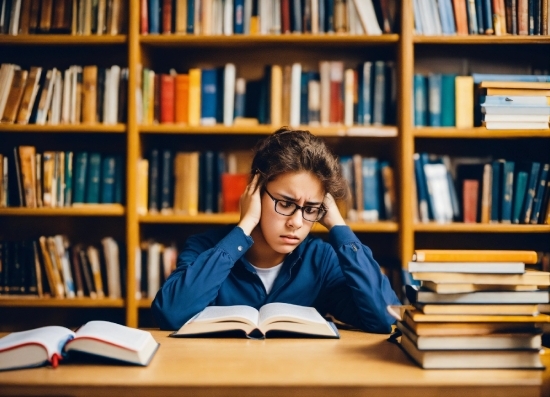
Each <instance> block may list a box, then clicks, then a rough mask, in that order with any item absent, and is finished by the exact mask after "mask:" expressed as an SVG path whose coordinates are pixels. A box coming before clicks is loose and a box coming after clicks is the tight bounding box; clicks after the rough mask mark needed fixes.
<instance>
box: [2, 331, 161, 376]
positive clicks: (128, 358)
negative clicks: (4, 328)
mask: <svg viewBox="0 0 550 397" xmlns="http://www.w3.org/2000/svg"><path fill="white" fill-rule="evenodd" d="M158 347H159V344H158V343H157V341H155V339H154V338H153V336H152V335H151V333H150V332H147V331H143V330H139V329H135V328H130V327H126V326H124V325H120V324H116V323H112V322H109V321H90V322H88V323H86V324H84V325H83V326H82V327H80V328H79V329H78V330H77V331H75V332H73V331H71V330H70V329H69V328H65V327H60V326H56V325H53V326H47V327H41V328H35V329H31V330H28V331H21V332H12V333H11V334H8V335H6V336H4V337H3V338H1V339H0V370H8V369H17V368H30V367H39V366H42V365H47V364H48V363H49V364H51V365H52V366H53V367H54V368H55V367H57V364H58V362H59V360H62V359H63V360H64V359H67V361H68V362H70V361H71V357H73V356H76V353H85V354H86V355H94V356H98V357H101V358H108V359H113V360H117V361H120V362H125V363H129V364H135V365H142V366H146V365H147V364H149V362H150V361H151V358H152V357H153V356H154V354H155V352H156V351H157V349H158ZM79 355H80V354H79Z"/></svg>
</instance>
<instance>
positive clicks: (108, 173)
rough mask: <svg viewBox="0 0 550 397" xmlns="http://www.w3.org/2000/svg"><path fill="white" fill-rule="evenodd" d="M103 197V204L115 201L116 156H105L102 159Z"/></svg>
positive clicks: (101, 200)
mask: <svg viewBox="0 0 550 397" xmlns="http://www.w3.org/2000/svg"><path fill="white" fill-rule="evenodd" d="M101 162H102V166H101V199H100V202H101V203H102V204H112V203H114V202H115V168H116V160H115V157H114V156H105V157H103V159H102V160H101Z"/></svg>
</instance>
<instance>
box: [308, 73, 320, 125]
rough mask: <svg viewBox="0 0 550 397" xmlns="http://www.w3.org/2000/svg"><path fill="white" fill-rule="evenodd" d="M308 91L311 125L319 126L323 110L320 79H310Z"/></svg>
mask: <svg viewBox="0 0 550 397" xmlns="http://www.w3.org/2000/svg"><path fill="white" fill-rule="evenodd" d="M307 91H308V92H307V93H308V96H307V106H308V114H309V118H308V121H309V125H312V126H318V125H319V114H320V111H321V83H320V82H319V81H318V80H309V82H308V85H307Z"/></svg>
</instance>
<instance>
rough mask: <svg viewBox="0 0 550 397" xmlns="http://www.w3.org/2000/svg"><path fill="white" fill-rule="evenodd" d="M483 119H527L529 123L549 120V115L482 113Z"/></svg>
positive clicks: (517, 120) (515, 120) (511, 120)
mask: <svg viewBox="0 0 550 397" xmlns="http://www.w3.org/2000/svg"><path fill="white" fill-rule="evenodd" d="M483 121H510V122H513V123H518V122H521V121H527V122H530V123H540V122H546V123H548V122H550V115H546V114H484V115H483Z"/></svg>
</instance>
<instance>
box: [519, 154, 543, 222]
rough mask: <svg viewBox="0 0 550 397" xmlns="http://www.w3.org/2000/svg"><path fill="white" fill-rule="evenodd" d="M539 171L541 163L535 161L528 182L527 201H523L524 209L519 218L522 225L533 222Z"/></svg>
mask: <svg viewBox="0 0 550 397" xmlns="http://www.w3.org/2000/svg"><path fill="white" fill-rule="evenodd" d="M539 170H540V163H539V162H536V161H534V162H533V163H532V164H531V172H530V173H529V180H528V181H527V192H526V193H525V199H524V200H523V208H522V209H521V215H520V218H519V221H520V223H529V221H530V220H531V211H532V209H533V201H534V200H535V193H536V189H537V182H538V181H539Z"/></svg>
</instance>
